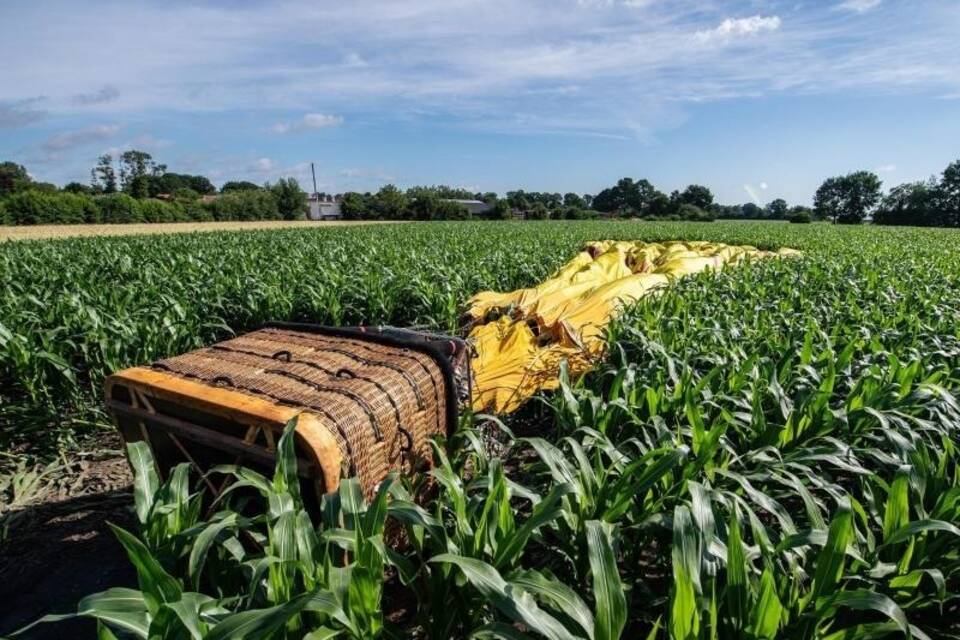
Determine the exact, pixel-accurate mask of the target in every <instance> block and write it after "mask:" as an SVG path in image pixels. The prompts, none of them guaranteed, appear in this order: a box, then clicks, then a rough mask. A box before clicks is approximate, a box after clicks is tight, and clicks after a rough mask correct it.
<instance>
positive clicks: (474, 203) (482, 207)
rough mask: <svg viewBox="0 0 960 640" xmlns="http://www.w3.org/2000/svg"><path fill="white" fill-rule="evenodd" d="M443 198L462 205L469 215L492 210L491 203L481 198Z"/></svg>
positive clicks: (482, 213) (479, 214)
mask: <svg viewBox="0 0 960 640" xmlns="http://www.w3.org/2000/svg"><path fill="white" fill-rule="evenodd" d="M445 200H446V201H447V202H456V203H457V204H460V205H463V206H464V208H466V210H467V212H468V213H469V214H470V215H471V216H482V215H484V214H485V213H487V212H489V211H492V210H493V205H492V204H490V203H488V202H484V201H483V200H457V199H454V198H445Z"/></svg>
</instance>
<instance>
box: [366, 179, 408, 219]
mask: <svg viewBox="0 0 960 640" xmlns="http://www.w3.org/2000/svg"><path fill="white" fill-rule="evenodd" d="M409 204H410V201H409V200H408V199H407V196H406V195H405V194H404V193H403V191H400V189H397V188H396V187H395V186H393V185H392V184H388V185H384V186H382V187H380V190H379V191H377V193H376V195H374V196H373V198H372V200H371V202H370V206H371V208H372V213H373V215H374V216H375V217H376V218H379V219H382V220H402V219H404V218H405V217H406V216H407V206H408V205H409Z"/></svg>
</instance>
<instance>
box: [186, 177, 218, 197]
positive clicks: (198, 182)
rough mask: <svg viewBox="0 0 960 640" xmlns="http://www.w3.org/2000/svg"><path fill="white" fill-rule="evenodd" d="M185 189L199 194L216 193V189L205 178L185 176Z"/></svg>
mask: <svg viewBox="0 0 960 640" xmlns="http://www.w3.org/2000/svg"><path fill="white" fill-rule="evenodd" d="M187 178H188V180H187V185H186V186H187V188H188V189H193V190H194V191H196V192H197V193H200V194H211V193H216V192H217V188H216V187H215V186H213V183H212V182H210V180H209V179H208V178H207V177H206V176H187Z"/></svg>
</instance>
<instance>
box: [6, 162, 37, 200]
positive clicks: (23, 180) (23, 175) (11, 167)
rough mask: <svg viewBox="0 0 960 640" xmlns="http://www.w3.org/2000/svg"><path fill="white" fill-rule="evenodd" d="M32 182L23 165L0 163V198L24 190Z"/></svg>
mask: <svg viewBox="0 0 960 640" xmlns="http://www.w3.org/2000/svg"><path fill="white" fill-rule="evenodd" d="M31 182H32V180H31V178H30V174H28V173H27V170H26V168H24V166H23V165H19V164H17V163H16V162H9V161H7V162H0V198H2V197H4V196H8V195H10V194H12V193H16V192H17V191H20V190H22V189H24V188H25V187H26V186H27V185H29V184H30V183H31Z"/></svg>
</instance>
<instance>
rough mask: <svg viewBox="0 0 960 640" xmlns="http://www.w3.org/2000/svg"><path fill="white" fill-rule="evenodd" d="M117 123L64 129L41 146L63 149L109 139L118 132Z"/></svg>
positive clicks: (49, 148)
mask: <svg viewBox="0 0 960 640" xmlns="http://www.w3.org/2000/svg"><path fill="white" fill-rule="evenodd" d="M120 129H121V126H120V125H119V124H96V125H93V126H90V127H83V128H82V129H75V130H73V131H64V132H63V133H58V134H56V135H54V136H51V137H49V138H47V139H46V141H45V142H44V143H43V148H44V149H46V150H47V151H65V150H67V149H72V148H74V147H80V146H84V145H87V144H92V143H94V142H101V141H103V140H109V139H110V138H112V137H113V136H115V135H116V134H117V133H119V131H120Z"/></svg>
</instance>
